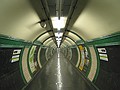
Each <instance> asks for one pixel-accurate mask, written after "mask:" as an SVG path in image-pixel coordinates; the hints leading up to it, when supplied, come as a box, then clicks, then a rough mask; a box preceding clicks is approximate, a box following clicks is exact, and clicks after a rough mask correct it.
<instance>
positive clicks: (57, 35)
mask: <svg viewBox="0 0 120 90" xmlns="http://www.w3.org/2000/svg"><path fill="white" fill-rule="evenodd" d="M62 35H63V33H62V32H60V33H59V32H58V33H55V36H56V37H62Z"/></svg>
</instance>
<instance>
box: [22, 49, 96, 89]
mask: <svg viewBox="0 0 120 90" xmlns="http://www.w3.org/2000/svg"><path fill="white" fill-rule="evenodd" d="M24 90H97V89H96V87H95V86H94V85H93V84H92V83H91V82H90V81H89V80H87V79H85V77H84V76H83V75H82V74H81V73H80V72H79V71H78V70H77V69H75V67H74V66H73V65H72V64H71V63H70V62H69V61H68V60H67V59H66V58H65V57H64V55H63V54H62V53H60V50H57V53H55V54H54V56H53V57H52V58H51V60H50V61H48V63H47V65H46V66H45V67H44V68H43V69H42V70H41V71H40V72H39V73H38V74H37V75H36V76H35V78H34V79H33V80H32V81H31V82H30V83H29V84H28V86H27V87H26V88H25V89H24Z"/></svg>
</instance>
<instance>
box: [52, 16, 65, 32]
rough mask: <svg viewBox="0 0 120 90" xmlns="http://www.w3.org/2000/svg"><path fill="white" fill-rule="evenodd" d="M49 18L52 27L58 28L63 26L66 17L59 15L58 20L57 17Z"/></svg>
mask: <svg viewBox="0 0 120 90" xmlns="http://www.w3.org/2000/svg"><path fill="white" fill-rule="evenodd" d="M51 20H52V24H53V28H55V29H57V30H60V29H61V28H64V27H65V23H66V20H67V17H60V20H59V19H58V17H52V18H51Z"/></svg>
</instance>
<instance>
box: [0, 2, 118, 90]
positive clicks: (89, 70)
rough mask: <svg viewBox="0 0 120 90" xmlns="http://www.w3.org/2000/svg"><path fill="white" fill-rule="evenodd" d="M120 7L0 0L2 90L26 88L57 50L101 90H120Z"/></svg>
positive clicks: (100, 4) (114, 3)
mask: <svg viewBox="0 0 120 90" xmlns="http://www.w3.org/2000/svg"><path fill="white" fill-rule="evenodd" d="M119 3H120V1H118V0H105V1H98V0H20V1H16V0H10V1H8V0H4V1H0V61H1V63H0V89H1V90H7V89H10V90H21V89H23V88H24V87H26V85H28V84H29V83H30V82H31V81H32V80H33V79H34V77H35V76H36V75H37V74H38V72H41V70H42V69H43V68H44V67H45V66H46V65H47V64H48V62H50V61H51V58H52V57H53V56H54V55H55V54H56V52H57V49H58V48H59V49H60V51H61V53H62V54H63V55H64V57H65V58H66V59H67V60H68V61H69V62H70V63H71V64H72V65H73V66H74V67H75V68H76V69H77V70H78V71H79V72H81V73H82V74H83V76H84V77H85V78H87V79H88V80H89V81H90V82H91V83H93V84H94V85H95V87H97V88H98V90H99V89H100V90H113V89H120V87H119V83H120V79H119V76H120V74H119V73H120V70H119V68H120V66H119V64H120V61H119V60H120V56H119V51H120V27H119V24H120V17H119V16H120V12H119V9H120V5H119ZM108 85H109V86H108Z"/></svg>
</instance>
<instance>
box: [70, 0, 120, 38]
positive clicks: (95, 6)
mask: <svg viewBox="0 0 120 90" xmlns="http://www.w3.org/2000/svg"><path fill="white" fill-rule="evenodd" d="M119 3H120V1H119V0H104V1H103V0H89V3H88V4H87V6H86V7H85V8H84V10H83V12H82V13H81V15H79V17H78V19H77V20H76V21H75V23H74V25H73V27H72V28H71V30H73V31H75V32H77V33H78V34H79V35H80V36H82V38H84V39H85V40H90V39H94V38H99V37H103V36H106V35H110V34H112V33H115V32H118V31H120V26H119V25H120V18H119V16H120V11H119V10H120V5H119Z"/></svg>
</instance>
